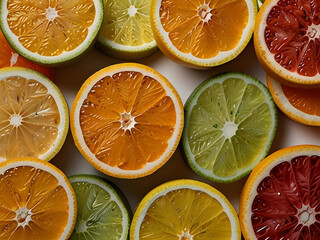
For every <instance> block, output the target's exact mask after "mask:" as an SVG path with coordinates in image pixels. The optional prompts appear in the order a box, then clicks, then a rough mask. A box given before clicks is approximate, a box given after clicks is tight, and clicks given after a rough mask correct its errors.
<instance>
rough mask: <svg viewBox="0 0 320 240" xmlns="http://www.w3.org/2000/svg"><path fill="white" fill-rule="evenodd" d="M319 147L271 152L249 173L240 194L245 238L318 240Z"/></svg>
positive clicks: (319, 236)
mask: <svg viewBox="0 0 320 240" xmlns="http://www.w3.org/2000/svg"><path fill="white" fill-rule="evenodd" d="M319 173H320V147H319V146H312V145H302V146H294V147H289V148H285V149H282V150H280V151H277V152H275V153H273V154H271V155H270V156H269V157H267V158H266V159H265V160H263V161H262V162H260V163H259V164H258V165H257V166H256V167H255V169H254V170H253V171H252V173H251V174H250V176H249V178H248V180H247V182H246V183H245V186H244V188H243V190H242V193H241V197H240V208H239V218H240V226H241V231H242V233H243V236H244V238H245V239H250V240H251V239H252V240H253V239H257V240H265V239H320V217H319V216H320V215H319V209H320V196H319V191H320V181H319V180H320V178H319Z"/></svg>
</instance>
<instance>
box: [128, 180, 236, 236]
mask: <svg viewBox="0 0 320 240" xmlns="http://www.w3.org/2000/svg"><path fill="white" fill-rule="evenodd" d="M240 236H241V234H240V227H239V223H238V219H237V215H236V212H235V210H234V209H233V207H232V206H231V204H230V203H229V202H228V200H227V199H226V198H225V197H224V196H223V195H222V194H221V193H220V192H218V191H217V190H215V189H214V188H212V187H211V186H209V185H207V184H204V183H200V182H197V181H194V180H176V181H172V182H169V183H165V184H163V185H161V186H159V187H157V188H156V189H154V190H152V191H151V192H150V193H149V194H147V196H146V197H145V198H144V199H143V200H142V202H141V203H140V204H139V206H138V208H137V211H136V213H135V215H134V217H133V221H132V226H131V230H130V239H141V240H144V239H145V240H147V239H157V240H187V239H194V240H206V239H217V240H218V239H221V240H222V239H240Z"/></svg>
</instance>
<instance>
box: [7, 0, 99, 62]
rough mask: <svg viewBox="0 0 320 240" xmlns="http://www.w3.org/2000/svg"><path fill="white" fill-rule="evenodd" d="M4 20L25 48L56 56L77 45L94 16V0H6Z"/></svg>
mask: <svg viewBox="0 0 320 240" xmlns="http://www.w3.org/2000/svg"><path fill="white" fill-rule="evenodd" d="M7 9H8V16H7V22H8V23H7V24H8V26H9V28H10V30H11V31H12V32H13V34H15V35H16V36H17V37H18V41H19V42H20V43H21V44H22V46H23V47H24V48H26V49H27V50H29V51H31V52H33V53H38V54H39V55H41V56H58V55H61V54H62V53H63V52H65V51H66V52H69V51H72V50H74V49H75V48H77V47H78V46H79V45H80V44H81V43H83V42H84V41H85V39H86V38H87V36H88V32H89V30H88V28H89V27H90V26H91V25H92V24H93V22H94V20H95V14H96V9H95V5H94V2H93V0H63V1H49V0H42V1H40V2H39V1H37V0H31V1H22V0H8V3H7Z"/></svg>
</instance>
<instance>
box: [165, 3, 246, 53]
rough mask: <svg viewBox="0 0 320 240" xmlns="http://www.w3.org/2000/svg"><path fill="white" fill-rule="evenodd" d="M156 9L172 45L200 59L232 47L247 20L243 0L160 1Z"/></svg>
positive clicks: (240, 35) (238, 38)
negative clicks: (158, 7) (158, 8)
mask: <svg viewBox="0 0 320 240" xmlns="http://www.w3.org/2000/svg"><path fill="white" fill-rule="evenodd" d="M159 11H160V21H161V25H162V26H163V28H164V30H165V31H166V32H167V33H168V37H169V39H170V41H171V42H172V44H173V45H174V46H175V47H176V48H177V49H178V50H179V51H181V52H183V53H186V54H188V53H190V54H192V55H193V56H195V57H197V58H201V59H208V58H212V57H215V56H216V55H218V54H219V52H222V51H230V50H232V49H234V48H235V47H236V46H237V45H238V44H239V42H240V39H241V37H242V35H243V30H244V29H245V28H246V26H247V24H248V21H249V11H248V7H247V3H246V1H245V0H237V1H235V0H209V1H199V0H187V1H185V0H176V1H173V0H162V1H161V6H160V10H159Z"/></svg>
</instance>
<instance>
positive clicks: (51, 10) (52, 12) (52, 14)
mask: <svg viewBox="0 0 320 240" xmlns="http://www.w3.org/2000/svg"><path fill="white" fill-rule="evenodd" d="M46 13H47V19H48V20H49V21H53V20H54V19H55V18H56V17H58V16H59V15H58V12H57V10H56V8H52V7H48V8H47V9H46Z"/></svg>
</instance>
